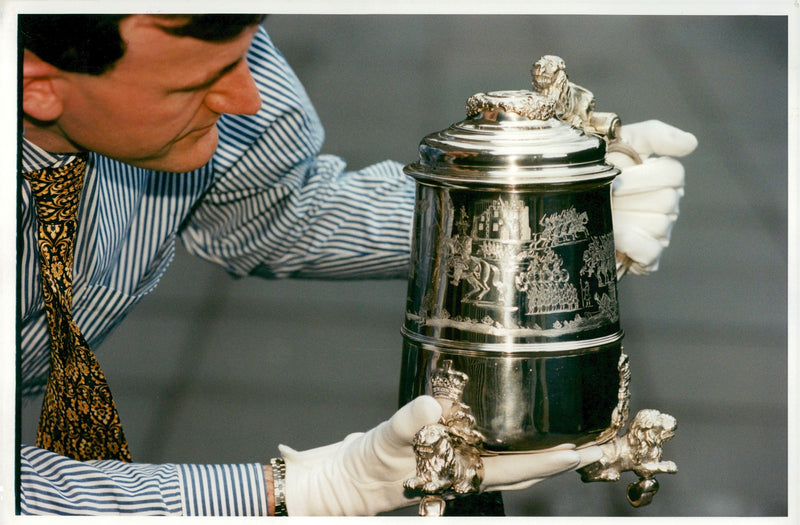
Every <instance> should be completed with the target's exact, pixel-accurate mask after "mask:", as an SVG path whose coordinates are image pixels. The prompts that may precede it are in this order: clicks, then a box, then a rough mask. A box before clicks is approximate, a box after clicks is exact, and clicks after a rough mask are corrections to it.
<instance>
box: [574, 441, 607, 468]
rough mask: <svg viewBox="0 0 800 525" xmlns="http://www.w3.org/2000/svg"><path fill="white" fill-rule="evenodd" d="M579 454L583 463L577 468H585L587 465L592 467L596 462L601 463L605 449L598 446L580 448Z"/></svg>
mask: <svg viewBox="0 0 800 525" xmlns="http://www.w3.org/2000/svg"><path fill="white" fill-rule="evenodd" d="M578 454H580V455H581V462H580V463H579V464H578V466H577V467H576V468H583V467H585V466H586V465H591V464H592V463H595V462H596V461H600V459H601V458H602V457H603V449H601V448H600V447H598V446H597V445H591V446H588V447H585V448H579V449H578Z"/></svg>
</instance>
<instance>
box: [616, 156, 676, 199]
mask: <svg viewBox="0 0 800 525" xmlns="http://www.w3.org/2000/svg"><path fill="white" fill-rule="evenodd" d="M684 183H685V170H684V168H683V164H681V163H680V162H679V161H677V160H675V159H673V158H671V157H654V158H650V159H647V160H645V161H644V162H643V163H642V164H637V165H635V166H631V167H628V168H624V169H622V171H621V172H620V174H619V175H617V177H616V178H615V179H614V182H613V183H612V185H611V188H612V191H613V195H614V196H615V197H616V196H620V195H631V194H639V193H646V192H649V191H653V190H657V189H662V188H674V189H682V188H683V186H684Z"/></svg>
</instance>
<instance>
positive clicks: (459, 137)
mask: <svg viewBox="0 0 800 525" xmlns="http://www.w3.org/2000/svg"><path fill="white" fill-rule="evenodd" d="M533 79H534V80H533V90H530V91H527V90H516V91H493V92H489V93H478V94H476V95H473V96H472V97H470V98H469V99H468V100H467V104H466V110H467V118H466V119H465V120H463V121H461V122H458V123H455V124H453V125H451V126H450V127H449V128H447V129H444V130H442V131H439V132H436V133H432V134H430V135H428V136H426V137H425V138H424V139H423V140H422V141H421V142H420V145H419V160H418V161H417V162H415V163H413V164H409V165H408V166H406V172H407V173H408V174H409V175H411V176H413V177H415V178H416V179H419V180H434V181H439V182H442V183H452V184H459V183H477V184H503V185H507V184H510V185H516V184H531V183H533V184H539V183H566V182H578V181H585V180H593V179H597V178H608V177H613V176H615V175H616V174H617V170H616V169H615V168H613V167H612V166H610V165H608V164H606V163H605V156H606V139H605V138H604V137H603V135H605V136H606V137H614V136H615V135H616V132H617V129H618V126H619V119H618V118H617V117H616V115H614V114H611V113H594V111H593V109H594V98H593V96H592V94H591V92H589V91H587V90H585V89H583V88H581V87H580V86H576V85H575V84H572V83H570V82H568V81H567V78H566V72H565V68H564V67H563V61H562V60H561V59H560V58H558V57H553V56H545V57H542V59H540V60H539V61H537V62H536V64H534V68H533Z"/></svg>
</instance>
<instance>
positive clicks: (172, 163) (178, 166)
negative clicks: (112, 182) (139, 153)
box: [128, 126, 219, 173]
mask: <svg viewBox="0 0 800 525" xmlns="http://www.w3.org/2000/svg"><path fill="white" fill-rule="evenodd" d="M218 144H219V136H218V134H217V129H216V126H215V127H213V128H211V129H210V130H209V131H208V132H206V133H204V134H203V135H201V136H200V137H196V138H195V137H186V138H184V139H183V140H181V141H179V142H178V143H176V144H174V145H173V146H172V147H171V148H170V150H169V151H167V153H166V154H164V155H163V156H160V157H153V158H149V159H138V160H135V161H130V162H128V164H131V165H133V166H137V167H139V168H146V169H149V170H154V171H169V172H173V173H185V172H187V171H193V170H196V169H199V168H202V167H203V166H205V165H206V164H208V162H209V161H210V160H211V157H213V156H214V153H215V152H216V151H217V145H218Z"/></svg>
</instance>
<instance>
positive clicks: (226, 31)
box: [19, 14, 264, 75]
mask: <svg viewBox="0 0 800 525" xmlns="http://www.w3.org/2000/svg"><path fill="white" fill-rule="evenodd" d="M128 16H130V15H85V14H70V15H20V16H19V35H20V48H21V49H22V48H24V49H28V50H30V51H31V52H33V53H34V54H35V55H36V56H38V57H39V58H41V59H42V60H44V61H45V62H48V63H50V64H52V65H54V66H56V67H57V68H59V69H61V70H62V71H68V72H71V73H88V74H90V75H100V74H103V73H105V72H106V71H108V70H109V69H111V68H112V67H113V65H114V64H115V63H116V62H117V60H119V59H120V58H122V55H123V54H125V42H123V41H122V38H121V37H120V33H119V23H120V21H121V20H123V19H124V18H126V17H128ZM156 16H159V17H161V18H164V19H173V20H182V19H185V23H183V24H179V25H173V24H172V23H170V24H165V25H162V26H160V27H161V29H163V30H164V31H166V32H167V33H170V34H173V35H176V36H186V37H192V38H197V39H200V40H207V41H210V42H225V41H228V40H232V39H234V38H236V37H237V36H239V35H240V34H241V33H242V31H244V29H245V28H247V27H249V26H252V25H254V24H258V23H260V22H261V21H262V20H263V19H264V15H255V14H224V15H219V14H213V15H210V14H208V15H156Z"/></svg>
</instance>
